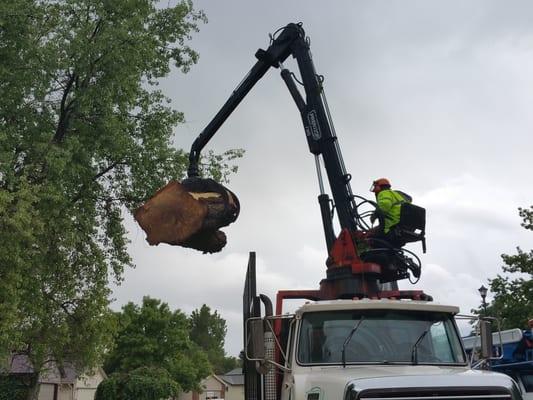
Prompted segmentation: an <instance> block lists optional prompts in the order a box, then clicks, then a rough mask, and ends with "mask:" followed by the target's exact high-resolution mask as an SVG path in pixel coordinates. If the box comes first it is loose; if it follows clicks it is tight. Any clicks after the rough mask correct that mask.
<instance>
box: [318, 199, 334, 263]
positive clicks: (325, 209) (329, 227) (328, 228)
mask: <svg viewBox="0 0 533 400" xmlns="http://www.w3.org/2000/svg"><path fill="white" fill-rule="evenodd" d="M318 204H320V214H321V215H322V225H323V226H324V236H325V237H326V248H327V251H328V254H329V252H330V250H331V248H332V247H333V243H335V239H336V237H335V231H334V230H333V221H332V218H331V201H330V199H329V196H328V195H327V194H321V195H319V196H318Z"/></svg>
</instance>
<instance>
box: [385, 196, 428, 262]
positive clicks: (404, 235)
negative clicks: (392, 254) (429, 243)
mask: <svg viewBox="0 0 533 400" xmlns="http://www.w3.org/2000/svg"><path fill="white" fill-rule="evenodd" d="M393 229H394V230H395V236H396V238H395V242H396V243H391V244H392V245H394V244H397V245H399V247H403V246H405V245H406V244H407V243H411V242H418V241H421V242H422V251H423V252H424V253H425V252H426V209H425V208H422V207H419V206H416V205H414V204H411V203H402V207H401V209H400V222H398V224H397V225H396V226H395V227H394V228H393ZM396 239H397V240H396Z"/></svg>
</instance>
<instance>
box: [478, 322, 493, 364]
mask: <svg viewBox="0 0 533 400" xmlns="http://www.w3.org/2000/svg"><path fill="white" fill-rule="evenodd" d="M479 335H480V336H481V358H483V359H485V360H488V359H490V358H492V330H491V323H490V321H486V320H483V319H482V320H480V321H479Z"/></svg>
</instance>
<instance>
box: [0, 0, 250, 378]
mask: <svg viewBox="0 0 533 400" xmlns="http://www.w3.org/2000/svg"><path fill="white" fill-rule="evenodd" d="M202 21H205V16H204V14H203V13H202V12H198V11H195V10H194V9H193V6H192V3H191V2H190V1H188V0H182V1H178V2H177V3H176V4H175V5H174V6H168V7H166V8H165V7H161V5H160V4H159V2H158V1H156V0H113V1H105V0H97V1H93V0H11V1H3V2H0V74H1V76H2V81H1V82H0V221H1V222H0V265H1V269H0V315H1V316H2V317H1V318H0V349H1V350H3V351H11V350H13V349H16V350H20V351H22V352H24V353H26V354H28V355H29V356H30V359H31V361H32V363H33V365H34V367H35V371H36V373H38V371H39V370H40V368H41V367H43V366H45V365H46V363H47V362H48V361H50V360H54V362H57V363H59V364H61V363H62V362H63V360H66V359H68V360H69V361H71V362H73V363H75V364H76V365H77V366H81V367H84V366H90V365H94V363H95V362H97V360H98V357H99V355H100V354H101V353H102V351H103V350H104V349H105V347H106V345H107V343H108V341H109V338H110V333H111V331H112V329H111V328H112V325H111V324H110V322H109V321H110V319H109V313H108V311H107V307H108V303H109V300H108V297H109V289H108V281H109V279H114V280H116V281H120V280H121V277H122V272H123V269H124V268H125V267H127V266H129V265H131V259H130V257H129V255H128V253H127V251H126V246H127V239H126V232H125V229H124V226H123V214H122V211H123V210H124V207H125V208H127V209H130V210H131V209H133V208H135V207H136V206H137V205H139V204H140V203H141V202H142V201H144V200H145V199H146V198H148V197H149V196H150V195H151V194H153V192H154V191H155V190H156V189H158V188H159V187H161V186H162V185H163V184H164V183H166V182H167V181H168V180H169V179H171V178H181V177H182V176H183V173H184V166H185V165H186V154H185V153H184V152H183V151H182V150H178V149H175V148H174V147H173V146H172V132H173V126H174V125H175V124H177V123H179V122H181V121H183V115H182V114H181V113H179V112H177V111H174V110H172V109H171V108H170V107H169V105H168V104H167V103H168V101H167V99H166V98H165V96H164V95H163V94H162V92H161V91H159V90H157V87H156V86H157V80H158V79H159V78H161V77H163V76H165V75H166V74H168V73H169V71H170V68H171V66H172V65H175V66H176V67H177V68H179V69H181V70H182V71H184V72H186V71H187V70H188V69H189V67H190V66H191V65H192V64H193V63H194V62H196V60H197V58H198V55H197V53H196V52H195V51H194V50H193V49H191V48H190V47H189V46H188V44H187V41H188V39H189V38H190V35H191V33H193V32H194V31H196V30H197V25H198V23H200V22H202ZM239 155H240V152H235V151H230V152H227V153H225V154H223V155H212V156H211V157H210V158H209V159H208V160H207V161H206V163H205V164H206V168H207V172H208V173H211V174H214V175H216V174H218V178H220V179H222V178H224V177H225V176H227V175H226V174H227V173H228V172H230V171H231V170H232V167H231V166H229V164H228V162H229V161H228V160H231V159H232V158H233V157H235V156H239ZM191 369H192V370H193V372H191V374H192V375H194V374H195V372H194V368H192V367H191ZM184 373H185V372H184Z"/></svg>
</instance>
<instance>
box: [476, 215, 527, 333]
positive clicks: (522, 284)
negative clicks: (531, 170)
mask: <svg viewBox="0 0 533 400" xmlns="http://www.w3.org/2000/svg"><path fill="white" fill-rule="evenodd" d="M518 211H519V215H520V217H521V218H522V223H521V225H522V227H524V228H525V229H527V230H530V231H531V230H533V207H530V208H529V209H527V208H525V209H524V208H519V209H518ZM502 259H503V262H504V265H503V266H502V270H503V272H504V274H498V275H497V276H496V278H494V279H490V280H489V284H490V291H491V293H492V295H493V296H494V298H493V300H492V301H491V303H490V304H489V305H488V307H487V314H488V315H491V316H496V317H498V318H500V319H501V323H502V329H511V328H522V329H525V328H526V327H527V321H528V319H529V318H532V317H533V250H530V251H529V252H525V251H523V250H522V249H521V248H520V247H517V249H516V254H514V255H508V254H502ZM476 311H477V313H478V314H480V313H482V310H481V309H478V310H476Z"/></svg>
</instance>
